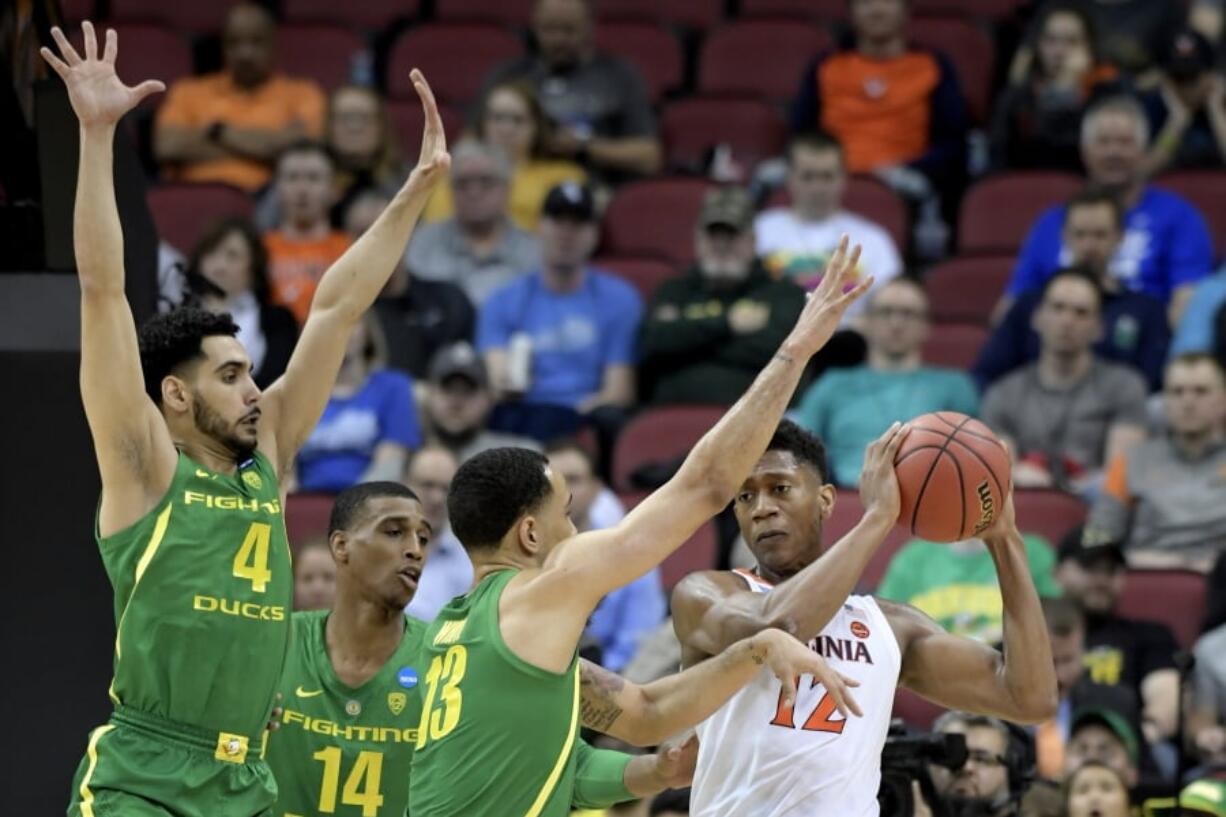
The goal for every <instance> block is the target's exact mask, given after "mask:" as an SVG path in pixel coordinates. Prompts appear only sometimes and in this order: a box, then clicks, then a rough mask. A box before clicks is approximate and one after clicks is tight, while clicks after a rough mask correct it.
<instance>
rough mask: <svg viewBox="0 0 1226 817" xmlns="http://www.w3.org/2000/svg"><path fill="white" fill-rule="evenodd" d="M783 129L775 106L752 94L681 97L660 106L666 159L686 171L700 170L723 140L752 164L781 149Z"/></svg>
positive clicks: (738, 158)
mask: <svg viewBox="0 0 1226 817" xmlns="http://www.w3.org/2000/svg"><path fill="white" fill-rule="evenodd" d="M787 130H788V128H787V123H786V122H784V121H783V116H782V115H781V114H780V113H779V110H778V109H777V108H775V107H774V106H773V105H768V104H767V103H765V102H761V101H759V100H756V99H719V98H716V99H703V98H701V97H698V98H691V99H682V100H679V101H677V102H674V103H672V104H670V105H669V106H668V107H667V108H665V109H664V116H663V117H662V120H661V123H660V133H661V136H662V137H663V140H664V157H665V163H666V164H667V165H668V166H669V167H672V168H679V169H690V170H701V169H702V167H703V165H704V164H705V160H706V159H707V158H709V157H708V154H709V152H710V150H711V149H712V148H713V147H715V146H716V145H728V146H729V147H731V148H732V156H733V158H734V159H735V160H736V161H737V162H738V163H740V164H741V165H743V166H745V167H746V168H749V169H752V167H753V166H754V165H755V164H757V163H758V162H760V161H761V160H763V159H769V158H770V157H772V156H777V155H779V154H780V153H781V152H782V151H783V147H784V145H785V144H786V143H787Z"/></svg>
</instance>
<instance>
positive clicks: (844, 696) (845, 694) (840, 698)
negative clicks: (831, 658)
mask: <svg viewBox="0 0 1226 817" xmlns="http://www.w3.org/2000/svg"><path fill="white" fill-rule="evenodd" d="M847 681H848V679H847V678H845V677H844V676H842V675H839V676H838V682H837V683H835V684H832V685H831V686H828V687H827V691H829V692H830V694H832V695H833V696H834V705H835V706H836V707H838V710H839V712H840V713H841V714H842V715H843V717H844V718H848V717H851V716H852V715H855V716H856V717H857V718H859V717H862V716H863V715H864V712H863V711H862V710H861V709H860V704H858V703H856V699H855V698H854V697H853V696H852V694H851V690H850V689H848V684H847Z"/></svg>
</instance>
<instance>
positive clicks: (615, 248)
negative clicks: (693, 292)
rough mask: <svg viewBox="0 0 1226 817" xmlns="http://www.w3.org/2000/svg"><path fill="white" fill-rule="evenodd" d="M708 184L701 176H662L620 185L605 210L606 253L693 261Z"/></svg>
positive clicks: (674, 261)
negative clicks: (696, 231) (696, 235)
mask: <svg viewBox="0 0 1226 817" xmlns="http://www.w3.org/2000/svg"><path fill="white" fill-rule="evenodd" d="M708 186H709V185H708V184H707V182H706V181H705V180H703V179H690V178H672V179H669V178H663V179H647V180H644V181H641V182H632V183H631V184H628V185H626V186H625V187H622V188H621V189H620V190H618V191H617V194H616V195H614V196H613V201H612V202H611V203H610V204H609V209H608V210H607V211H605V217H604V243H603V252H605V253H608V254H610V255H647V256H653V257H656V258H659V259H661V260H665V261H671V262H672V263H674V264H677V265H688V264H690V263H691V262H692V261H693V260H694V230H695V228H696V226H697V223H698V211H699V209H701V207H702V198H703V195H704V194H705V193H706V190H707V188H708Z"/></svg>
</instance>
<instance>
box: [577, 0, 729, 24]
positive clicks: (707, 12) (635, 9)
mask: <svg viewBox="0 0 1226 817" xmlns="http://www.w3.org/2000/svg"><path fill="white" fill-rule="evenodd" d="M596 13H597V15H598V16H599V18H600V20H601V25H603V24H604V21H606V20H639V21H646V22H652V23H663V24H665V25H677V26H685V27H686V28H692V29H696V30H700V31H701V30H705V29H708V28H710V27H711V26H713V25H715V24H716V23H718V22H719V21H720V20H722V19H723V16H724V0H598V2H597V4H596ZM599 27H600V26H599V25H598V26H597V28H598V29H599Z"/></svg>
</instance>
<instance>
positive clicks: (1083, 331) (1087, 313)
mask: <svg viewBox="0 0 1226 817" xmlns="http://www.w3.org/2000/svg"><path fill="white" fill-rule="evenodd" d="M1102 305H1103V291H1102V286H1101V285H1100V284H1099V282H1098V277H1097V276H1096V275H1095V274H1094V273H1092V272H1089V271H1088V270H1084V269H1079V268H1069V269H1062V270H1060V271H1058V272H1057V273H1056V274H1055V275H1053V276H1052V277H1051V278H1049V279H1047V282H1046V283H1045V284H1044V286H1043V297H1042V299H1041V300H1040V301H1039V306H1038V308H1037V309H1035V311H1034V316H1033V317H1032V318H1031V325H1032V327H1033V328H1034V331H1035V333H1037V334H1038V336H1039V346H1040V348H1041V349H1042V351H1043V352H1044V353H1048V354H1053V355H1057V356H1061V357H1063V356H1077V355H1082V354H1085V353H1088V352H1089V351H1090V349H1091V348H1092V347H1093V346H1094V344H1095V343H1096V342H1098V339H1099V338H1100V337H1102V333H1103V324H1102Z"/></svg>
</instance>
